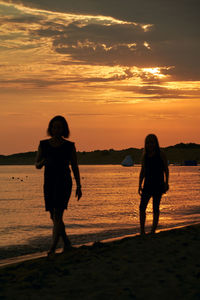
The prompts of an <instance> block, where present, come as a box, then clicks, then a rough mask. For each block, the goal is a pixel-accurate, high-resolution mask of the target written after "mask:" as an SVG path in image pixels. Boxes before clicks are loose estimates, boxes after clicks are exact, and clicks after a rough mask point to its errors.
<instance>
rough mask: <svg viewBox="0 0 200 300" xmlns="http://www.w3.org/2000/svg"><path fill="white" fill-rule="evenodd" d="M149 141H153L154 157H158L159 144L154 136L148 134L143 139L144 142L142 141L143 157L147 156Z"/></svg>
mask: <svg viewBox="0 0 200 300" xmlns="http://www.w3.org/2000/svg"><path fill="white" fill-rule="evenodd" d="M149 140H153V141H154V143H155V153H156V155H160V146H159V142H158V138H157V136H156V135H155V134H153V133H151V134H148V135H147V136H146V138H145V141H144V152H143V154H144V157H146V156H147V155H148V147H147V144H148V142H149Z"/></svg>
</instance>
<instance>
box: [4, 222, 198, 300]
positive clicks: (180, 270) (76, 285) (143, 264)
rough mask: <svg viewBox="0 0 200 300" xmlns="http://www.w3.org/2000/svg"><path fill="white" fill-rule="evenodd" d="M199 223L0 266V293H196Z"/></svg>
mask: <svg viewBox="0 0 200 300" xmlns="http://www.w3.org/2000/svg"><path fill="white" fill-rule="evenodd" d="M199 251H200V224H196V225H192V226H187V227H184V228H178V229H172V230H168V231H164V232H160V233H157V234H155V235H146V236H145V237H141V236H135V237H126V238H122V239H119V240H117V241H113V242H109V243H102V242H98V243H94V244H93V245H92V246H81V247H79V248H74V249H72V250H70V251H69V252H68V253H65V254H57V255H56V256H55V258H54V259H49V258H47V257H41V258H34V259H32V260H29V261H24V262H20V263H13V264H12V265H10V266H4V267H1V269H0V282H1V289H0V299H39V298H43V299H70V300H71V299H169V298H170V299H200V255H199Z"/></svg>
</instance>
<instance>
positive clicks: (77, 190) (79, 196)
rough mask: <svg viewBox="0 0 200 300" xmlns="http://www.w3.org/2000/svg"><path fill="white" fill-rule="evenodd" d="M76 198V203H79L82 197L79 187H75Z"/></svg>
mask: <svg viewBox="0 0 200 300" xmlns="http://www.w3.org/2000/svg"><path fill="white" fill-rule="evenodd" d="M76 197H77V198H78V199H77V201H79V200H80V199H81V197H82V191H81V186H77V188H76Z"/></svg>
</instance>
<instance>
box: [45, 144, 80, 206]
mask: <svg viewBox="0 0 200 300" xmlns="http://www.w3.org/2000/svg"><path fill="white" fill-rule="evenodd" d="M40 148H41V151H42V157H43V158H44V159H45V170H44V200H45V209H46V210H47V211H52V210H53V209H54V208H56V209H59V210H64V209H67V206H68V202H69V198H70V195H71V190H72V178H71V171H70V168H69V163H70V161H71V158H72V152H73V151H75V145H74V143H72V142H70V141H67V140H65V141H64V142H63V144H61V145H60V146H58V147H54V146H52V145H50V143H49V140H42V141H40Z"/></svg>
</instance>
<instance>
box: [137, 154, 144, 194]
mask: <svg viewBox="0 0 200 300" xmlns="http://www.w3.org/2000/svg"><path fill="white" fill-rule="evenodd" d="M144 175H145V172H144V156H142V166H141V170H140V175H139V188H138V193H139V195H141V194H142V182H143V180H144V177H145V176H144Z"/></svg>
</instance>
